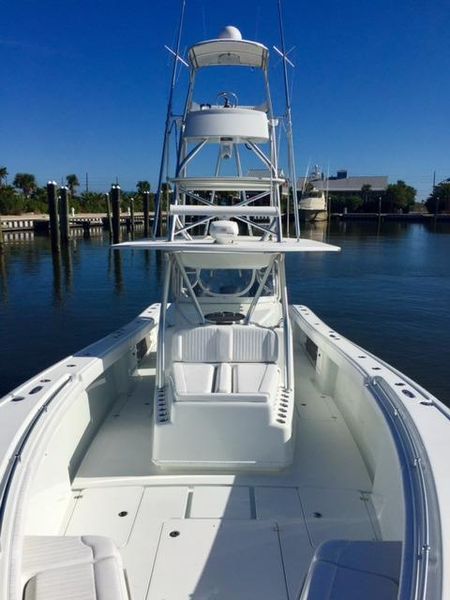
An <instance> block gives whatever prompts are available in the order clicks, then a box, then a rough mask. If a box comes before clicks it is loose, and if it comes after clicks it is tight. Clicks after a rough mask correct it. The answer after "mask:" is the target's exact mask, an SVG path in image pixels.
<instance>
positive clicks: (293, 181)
mask: <svg viewBox="0 0 450 600" xmlns="http://www.w3.org/2000/svg"><path fill="white" fill-rule="evenodd" d="M278 18H279V23H280V38H281V52H282V55H283V73H284V94H285V96H286V130H287V139H288V161H289V177H290V179H291V189H292V204H293V208H294V222H295V235H296V237H297V239H298V238H299V237H300V219H299V214H298V198H297V175H296V173H295V155H294V139H293V134H292V111H291V98H290V94H289V79H288V72H287V63H288V58H287V54H286V46H285V43H284V30H283V15H282V11H281V0H278ZM287 211H288V215H287V216H288V218H289V196H288V203H287Z"/></svg>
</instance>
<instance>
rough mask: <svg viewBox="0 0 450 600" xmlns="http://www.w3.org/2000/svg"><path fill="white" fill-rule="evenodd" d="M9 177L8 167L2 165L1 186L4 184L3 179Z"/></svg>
mask: <svg viewBox="0 0 450 600" xmlns="http://www.w3.org/2000/svg"><path fill="white" fill-rule="evenodd" d="M7 177H8V169H7V168H6V167H0V187H1V186H3V183H4V182H3V180H4V179H6V178H7Z"/></svg>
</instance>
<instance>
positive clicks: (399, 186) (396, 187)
mask: <svg viewBox="0 0 450 600" xmlns="http://www.w3.org/2000/svg"><path fill="white" fill-rule="evenodd" d="M416 193H417V191H416V190H415V189H414V188H413V187H412V186H410V185H407V184H406V183H405V182H404V181H402V180H401V179H399V180H398V181H397V183H391V184H390V185H388V186H387V188H386V194H385V199H386V204H387V206H388V207H389V209H390V210H391V211H394V210H399V209H401V210H402V211H403V212H409V209H410V208H411V206H414V202H415V200H416Z"/></svg>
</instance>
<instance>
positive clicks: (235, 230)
mask: <svg viewBox="0 0 450 600" xmlns="http://www.w3.org/2000/svg"><path fill="white" fill-rule="evenodd" d="M209 234H210V236H211V237H212V238H213V239H214V240H215V241H216V243H217V244H231V243H232V242H234V240H235V239H236V238H237V236H238V234H239V227H238V224H237V223H236V222H235V221H225V220H223V221H213V222H212V223H211V225H210V227H209Z"/></svg>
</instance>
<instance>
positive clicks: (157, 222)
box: [152, 0, 186, 239]
mask: <svg viewBox="0 0 450 600" xmlns="http://www.w3.org/2000/svg"><path fill="white" fill-rule="evenodd" d="M185 7H186V0H182V2H181V12H180V22H179V24H178V36H177V46H176V49H175V52H172V54H173V67H172V80H171V83H170V92H169V101H168V103H167V116H166V127H165V131H164V144H163V151H162V156H161V165H160V168H159V178H158V189H157V191H156V198H155V216H154V220H153V229H152V238H153V239H155V238H156V236H157V235H159V233H160V231H161V190H162V184H163V176H164V167H165V164H166V157H167V150H168V146H169V136H170V130H171V125H172V101H173V92H174V89H175V84H176V78H177V62H178V60H179V59H180V44H181V32H182V31H183V21H184V9H185Z"/></svg>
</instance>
